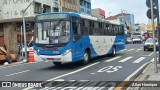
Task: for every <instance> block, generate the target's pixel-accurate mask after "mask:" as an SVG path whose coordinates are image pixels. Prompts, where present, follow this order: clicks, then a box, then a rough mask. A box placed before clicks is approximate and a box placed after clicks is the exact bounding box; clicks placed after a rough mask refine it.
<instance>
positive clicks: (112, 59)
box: [104, 56, 121, 62]
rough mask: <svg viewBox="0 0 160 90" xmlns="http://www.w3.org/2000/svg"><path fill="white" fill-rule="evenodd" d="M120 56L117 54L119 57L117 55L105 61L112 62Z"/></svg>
mask: <svg viewBox="0 0 160 90" xmlns="http://www.w3.org/2000/svg"><path fill="white" fill-rule="evenodd" d="M118 58H121V56H117V57H115V58H111V59H109V60H106V61H104V62H111V61H114V60H116V59H118Z"/></svg>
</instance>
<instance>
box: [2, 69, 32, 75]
mask: <svg viewBox="0 0 160 90" xmlns="http://www.w3.org/2000/svg"><path fill="white" fill-rule="evenodd" d="M28 71H29V70H25V71H22V72H17V73H13V74H9V75H5V76H13V75H17V74H20V73H24V72H28Z"/></svg>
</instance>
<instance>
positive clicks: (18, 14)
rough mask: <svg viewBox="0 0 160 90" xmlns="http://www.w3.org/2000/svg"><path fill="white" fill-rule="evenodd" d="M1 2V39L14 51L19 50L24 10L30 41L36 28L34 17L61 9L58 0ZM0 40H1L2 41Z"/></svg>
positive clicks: (10, 0) (3, 43)
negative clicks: (23, 11)
mask: <svg viewBox="0 0 160 90" xmlns="http://www.w3.org/2000/svg"><path fill="white" fill-rule="evenodd" d="M1 2H2V3H0V40H1V41H2V43H1V46H3V45H6V47H7V49H8V50H10V51H11V52H12V53H16V52H17V46H18V43H19V42H20V32H21V26H23V23H22V10H24V9H26V8H27V7H28V6H29V5H30V6H29V8H28V9H27V10H26V12H25V21H26V34H27V35H26V36H27V37H26V39H27V42H29V40H30V38H31V37H32V35H33V30H34V17H35V15H37V14H40V13H43V12H52V11H59V9H60V6H59V1H58V0H1ZM1 41H0V42H1Z"/></svg>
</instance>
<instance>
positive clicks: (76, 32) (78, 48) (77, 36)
mask: <svg viewBox="0 0 160 90" xmlns="http://www.w3.org/2000/svg"><path fill="white" fill-rule="evenodd" d="M72 30H73V54H72V55H73V60H80V59H82V56H83V53H84V52H83V48H82V43H83V42H82V39H81V38H82V32H81V24H80V19H79V18H77V17H73V18H72Z"/></svg>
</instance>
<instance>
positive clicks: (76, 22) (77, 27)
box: [72, 17, 81, 41]
mask: <svg viewBox="0 0 160 90" xmlns="http://www.w3.org/2000/svg"><path fill="white" fill-rule="evenodd" d="M72 27H73V34H74V37H73V39H74V41H77V40H79V39H80V38H81V24H80V19H78V18H76V17H73V18H72Z"/></svg>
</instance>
